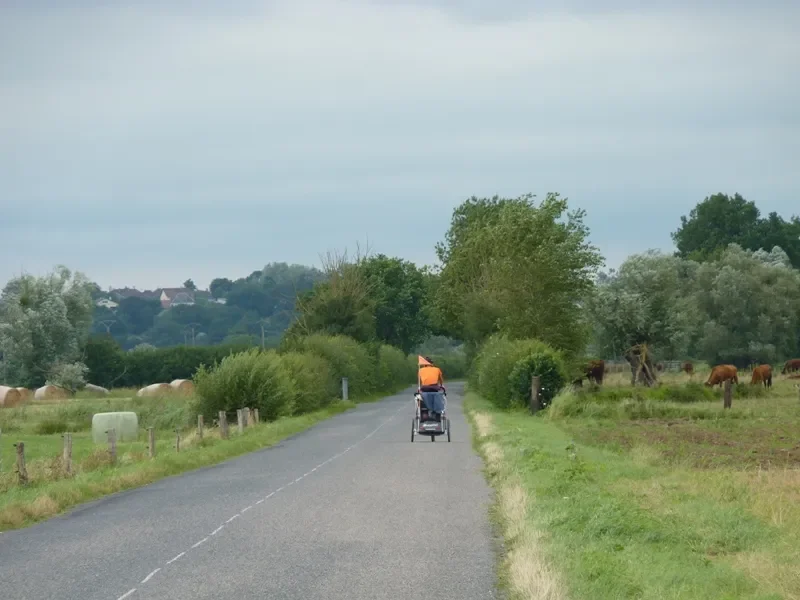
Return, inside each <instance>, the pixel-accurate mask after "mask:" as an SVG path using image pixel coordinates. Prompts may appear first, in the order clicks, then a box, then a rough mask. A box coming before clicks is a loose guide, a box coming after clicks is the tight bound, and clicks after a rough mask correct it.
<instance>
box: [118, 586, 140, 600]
mask: <svg viewBox="0 0 800 600" xmlns="http://www.w3.org/2000/svg"><path fill="white" fill-rule="evenodd" d="M135 591H136V588H133V589H132V590H128V591H127V592H125V593H124V594H122V596H120V597H119V598H117V600H125V598H127V597H128V596H130V595H131V594H132V593H133V592H135Z"/></svg>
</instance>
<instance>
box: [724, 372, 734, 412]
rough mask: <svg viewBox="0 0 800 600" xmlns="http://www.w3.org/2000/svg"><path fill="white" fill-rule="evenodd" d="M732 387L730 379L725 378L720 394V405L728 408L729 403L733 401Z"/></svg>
mask: <svg viewBox="0 0 800 600" xmlns="http://www.w3.org/2000/svg"><path fill="white" fill-rule="evenodd" d="M732 392H733V387H732V385H731V380H730V379H726V380H725V391H724V393H723V395H722V407H723V408H730V407H731V404H732V403H733V393H732Z"/></svg>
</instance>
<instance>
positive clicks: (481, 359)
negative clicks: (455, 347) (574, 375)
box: [470, 334, 566, 408]
mask: <svg viewBox="0 0 800 600" xmlns="http://www.w3.org/2000/svg"><path fill="white" fill-rule="evenodd" d="M535 356H539V357H540V358H536V359H534V358H532V357H535ZM545 356H546V357H548V358H544V357H545ZM521 361H522V362H521ZM518 364H519V366H518ZM548 365H550V367H548ZM551 367H552V369H553V370H552V372H551V373H550V372H548V369H550V368H551ZM515 369H516V375H515V376H513V377H512V374H514V373H515ZM531 369H542V375H540V376H546V377H547V378H548V382H549V383H548V385H549V386H554V385H556V386H559V387H558V388H557V389H556V390H555V391H553V392H552V395H550V396H549V397H550V398H552V397H553V396H554V395H555V393H557V392H558V390H559V389H560V387H561V386H562V385H563V383H562V384H559V383H558V382H559V381H560V380H565V378H566V367H565V365H564V361H563V359H562V358H561V355H560V354H559V353H558V352H556V351H555V350H553V349H552V348H551V347H550V346H549V345H547V344H545V343H544V342H541V341H539V340H532V339H527V340H511V339H509V338H508V337H506V336H504V335H499V334H496V335H493V336H492V337H490V338H489V339H488V340H487V341H486V343H485V344H484V345H483V347H482V348H481V350H480V351H479V352H478V355H477V357H476V358H475V364H474V366H473V369H472V372H471V373H470V383H471V385H473V386H474V387H475V389H476V390H477V391H478V392H479V393H480V394H481V395H482V396H484V397H485V398H486V399H487V400H489V401H490V402H492V403H493V404H495V405H496V406H498V407H500V408H509V407H510V406H512V404H518V403H520V402H522V403H523V404H525V403H527V397H528V394H529V393H530V375H531V374H532V372H531ZM526 373H527V375H526ZM524 377H527V384H526V385H527V390H528V391H527V393H526V392H523V390H522V385H523V384H522V380H523V378H524ZM543 383H544V382H543ZM548 393H550V392H548Z"/></svg>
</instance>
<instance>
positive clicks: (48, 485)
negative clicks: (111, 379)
mask: <svg viewBox="0 0 800 600" xmlns="http://www.w3.org/2000/svg"><path fill="white" fill-rule="evenodd" d="M351 406H354V404H353V403H352V402H341V401H339V402H334V403H332V404H330V405H329V406H327V407H326V408H324V409H322V410H318V411H315V412H310V413H307V414H303V415H299V416H293V417H283V418H280V419H278V420H276V421H274V422H271V423H264V422H261V423H258V424H255V425H252V426H249V427H246V428H245V430H244V432H243V433H242V434H239V433H238V431H237V425H236V419H235V417H234V418H233V419H231V417H230V416H229V439H227V440H222V439H221V436H220V430H219V428H218V427H216V426H215V424H214V423H206V424H205V426H204V430H203V438H202V439H200V438H199V437H198V434H197V414H198V413H197V400H196V398H195V397H193V396H185V395H183V396H182V395H178V394H174V393H170V394H165V395H162V396H160V397H151V398H139V397H136V389H119V390H112V391H111V393H110V394H109V395H108V396H104V397H97V396H96V395H95V396H93V395H92V394H90V393H86V392H80V393H78V394H77V395H76V397H74V398H70V399H66V400H53V401H35V400H30V401H28V402H27V403H25V404H24V405H22V406H18V407H15V408H5V409H0V531H2V530H5V529H9V528H17V527H22V526H25V525H27V524H30V523H33V522H35V521H38V520H41V519H45V518H47V517H50V516H52V515H54V514H58V513H59V512H62V511H63V510H65V509H66V508H69V507H71V506H74V505H76V504H78V503H81V502H85V501H88V500H91V499H94V498H97V497H100V496H103V495H106V494H109V493H113V492H116V491H120V490H124V489H128V488H131V487H136V486H139V485H144V484H146V483H150V482H152V481H155V480H156V479H158V478H160V477H164V476H167V475H173V474H176V473H180V472H183V471H186V470H189V469H192V468H197V467H200V466H204V465H207V464H213V463H215V462H219V461H221V460H225V459H227V458H231V457H233V456H236V455H238V454H243V453H245V452H250V451H253V450H256V449H258V448H262V447H265V446H269V445H271V444H274V443H277V442H278V441H280V440H281V439H283V438H285V437H287V436H289V435H293V434H294V433H297V432H299V431H302V430H303V429H306V428H308V427H310V426H311V425H313V424H315V423H317V422H319V421H320V420H322V419H324V418H326V417H328V416H331V415H332V414H336V413H339V412H342V411H344V410H346V409H347V408H349V407H351ZM110 411H133V412H135V413H136V414H137V416H138V419H139V435H138V439H137V440H136V441H130V442H118V443H117V448H116V451H117V461H116V463H115V464H112V463H111V460H110V453H109V449H108V445H107V444H104V443H103V444H95V443H94V442H93V441H92V435H91V424H92V416H93V415H94V414H95V413H97V412H110ZM148 427H153V428H154V431H155V439H156V456H155V457H154V458H150V456H149V443H148V433H147V428H148ZM176 430H177V432H179V433H180V438H181V439H180V448H179V450H180V451H179V452H178V451H177V450H178V449H176V433H177V432H176ZM65 432H71V433H72V473H71V474H68V473H67V472H66V469H65V464H64V460H63V456H62V454H63V444H64V440H63V434H64V433H65ZM17 442H23V443H24V446H25V461H26V468H27V474H28V479H29V481H28V483H27V484H25V485H22V484H21V483H20V481H19V477H18V473H17V468H16V448H15V447H14V444H16V443H17Z"/></svg>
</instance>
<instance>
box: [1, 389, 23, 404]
mask: <svg viewBox="0 0 800 600" xmlns="http://www.w3.org/2000/svg"><path fill="white" fill-rule="evenodd" d="M19 404H22V394H20V393H19V390H18V389H17V388H12V387H8V386H5V385H0V406H2V407H3V408H14V407H15V406H17V405H19Z"/></svg>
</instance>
